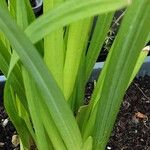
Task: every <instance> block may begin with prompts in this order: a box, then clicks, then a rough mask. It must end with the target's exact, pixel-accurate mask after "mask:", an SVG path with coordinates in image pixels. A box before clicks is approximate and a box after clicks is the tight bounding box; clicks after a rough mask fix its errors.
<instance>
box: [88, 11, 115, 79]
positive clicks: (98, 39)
mask: <svg viewBox="0 0 150 150" xmlns="http://www.w3.org/2000/svg"><path fill="white" fill-rule="evenodd" d="M113 15H114V13H112V12H111V13H107V14H102V15H99V16H98V18H97V21H96V26H95V29H94V32H93V35H92V39H91V41H90V45H89V48H88V52H87V55H86V81H87V80H88V79H89V77H90V74H91V72H92V70H93V67H94V64H95V62H96V60H97V57H98V55H99V53H100V51H101V49H102V46H103V43H104V41H105V38H106V36H107V33H108V32H109V28H110V25H111V22H112V18H113Z"/></svg>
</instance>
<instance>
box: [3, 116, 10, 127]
mask: <svg viewBox="0 0 150 150" xmlns="http://www.w3.org/2000/svg"><path fill="white" fill-rule="evenodd" d="M8 122H9V119H8V118H7V119H4V120H3V122H2V125H3V127H6V126H7V124H8Z"/></svg>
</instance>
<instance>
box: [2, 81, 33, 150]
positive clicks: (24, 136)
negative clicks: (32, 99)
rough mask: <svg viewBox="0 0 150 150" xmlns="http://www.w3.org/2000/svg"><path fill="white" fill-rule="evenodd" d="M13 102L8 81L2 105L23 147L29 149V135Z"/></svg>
mask: <svg viewBox="0 0 150 150" xmlns="http://www.w3.org/2000/svg"><path fill="white" fill-rule="evenodd" d="M14 101H15V95H14V92H13V90H12V88H11V86H10V84H9V81H7V83H6V84H5V90H4V105H5V108H6V111H7V113H8V115H9V117H10V119H11V121H12V122H13V124H14V126H15V128H16V129H17V132H18V133H19V136H20V137H21V140H22V143H23V145H24V147H25V148H27V149H29V148H30V143H29V142H30V141H29V140H31V135H30V132H29V130H28V128H27V126H26V124H25V122H24V120H23V119H22V118H21V117H20V116H19V115H18V112H17V110H16V108H15V105H14V103H13V102H14Z"/></svg>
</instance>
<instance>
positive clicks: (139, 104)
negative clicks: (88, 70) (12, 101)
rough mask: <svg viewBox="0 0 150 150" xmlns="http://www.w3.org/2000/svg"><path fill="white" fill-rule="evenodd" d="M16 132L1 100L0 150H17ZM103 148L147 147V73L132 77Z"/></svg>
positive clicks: (129, 149)
mask: <svg viewBox="0 0 150 150" xmlns="http://www.w3.org/2000/svg"><path fill="white" fill-rule="evenodd" d="M93 87H94V86H93V83H88V85H87V88H86V94H85V104H88V102H89V99H90V97H91V93H92V91H93ZM5 122H7V123H6V124H5ZM4 124H5V125H4ZM15 134H16V131H15V128H14V127H13V125H12V123H11V121H10V120H9V118H8V116H7V114H6V112H5V110H4V107H3V104H2V103H0V150H17V149H18V148H15V146H14V145H13V144H12V142H11V140H12V136H13V135H15ZM106 150H150V76H145V77H144V78H139V79H135V80H134V82H133V83H132V85H131V86H130V88H129V89H128V91H127V92H126V94H125V96H124V101H123V103H122V106H121V109H120V112H119V114H118V117H117V121H116V124H115V126H114V130H113V132H112V135H111V137H110V140H109V142H108V145H107V147H106Z"/></svg>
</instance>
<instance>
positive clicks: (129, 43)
mask: <svg viewBox="0 0 150 150" xmlns="http://www.w3.org/2000/svg"><path fill="white" fill-rule="evenodd" d="M149 14H150V5H149V0H143V1H140V0H134V1H133V4H132V5H131V6H130V7H129V8H128V10H127V12H126V14H125V17H124V19H123V22H122V25H121V28H120V30H119V33H118V35H117V37H116V39H115V42H114V44H113V46H112V48H111V51H110V54H109V56H108V58H107V61H106V64H105V65H106V72H103V73H104V74H103V75H104V76H105V78H103V81H102V89H101V95H100V97H99V102H98V111H97V117H96V121H95V125H94V133H93V136H94V149H104V148H105V146H106V143H107V139H108V135H109V134H110V133H111V130H112V126H113V124H114V122H115V118H116V115H117V112H118V110H119V106H120V104H121V102H122V97H123V95H124V93H125V90H126V88H127V86H128V83H129V82H130V78H131V75H132V73H133V69H134V67H135V65H136V62H137V60H138V58H139V55H140V53H141V49H142V48H143V47H144V45H145V42H146V40H147V36H148V34H149V26H150V22H147V20H150V15H149ZM133 16H134V17H133ZM127 33H128V34H127ZM99 84H100V83H99ZM87 130H88V129H87Z"/></svg>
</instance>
